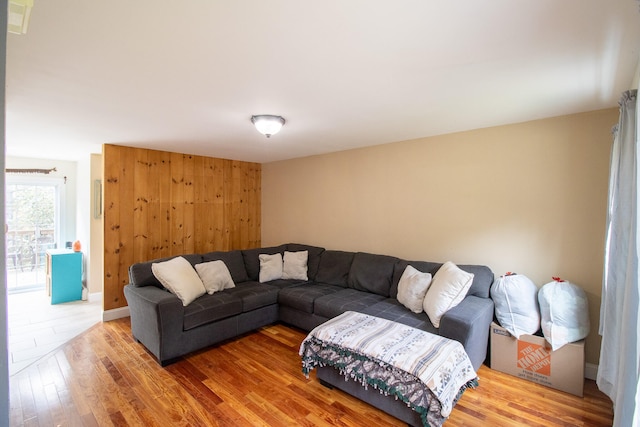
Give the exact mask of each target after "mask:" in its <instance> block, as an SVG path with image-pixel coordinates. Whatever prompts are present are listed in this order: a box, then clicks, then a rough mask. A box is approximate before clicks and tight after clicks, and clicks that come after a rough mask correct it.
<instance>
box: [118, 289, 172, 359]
mask: <svg viewBox="0 0 640 427" xmlns="http://www.w3.org/2000/svg"><path fill="white" fill-rule="evenodd" d="M124 295H125V297H126V299H127V304H128V305H129V313H130V316H131V333H132V334H133V337H134V338H135V339H136V340H138V341H140V342H141V343H143V344H144V345H145V347H147V348H148V349H149V351H151V353H153V354H154V355H155V356H156V357H157V358H158V361H159V362H160V363H161V364H162V363H163V362H164V361H166V360H168V359H170V358H171V356H170V355H166V354H164V349H167V348H171V347H172V346H175V345H176V344H177V343H178V341H179V339H180V334H181V333H182V326H183V323H184V307H183V306H182V302H181V301H180V299H179V298H178V297H177V296H175V295H174V294H172V293H170V292H167V291H165V290H164V289H160V288H157V287H155V286H144V287H137V286H133V285H131V284H129V285H126V286H125V287H124Z"/></svg>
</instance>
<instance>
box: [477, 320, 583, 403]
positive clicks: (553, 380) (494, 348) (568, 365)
mask: <svg viewBox="0 0 640 427" xmlns="http://www.w3.org/2000/svg"><path fill="white" fill-rule="evenodd" d="M490 335H491V369H495V370H497V371H501V372H504V373H507V374H511V375H515V376H517V377H520V378H524V379H526V380H529V381H533V382H536V383H538V384H543V385H546V386H549V387H553V388H555V389H558V390H562V391H566V392H568V393H571V394H575V395H577V396H582V393H583V392H582V390H583V387H584V340H581V341H578V342H575V343H571V344H566V345H564V346H562V347H561V348H559V349H558V350H556V351H552V350H551V345H550V344H549V343H548V342H547V340H546V339H544V337H538V336H535V335H521V336H520V339H516V338H515V337H513V336H512V335H511V334H510V333H509V332H508V331H507V330H506V329H504V328H503V327H501V326H500V325H498V324H496V323H495V322H493V323H491V331H490Z"/></svg>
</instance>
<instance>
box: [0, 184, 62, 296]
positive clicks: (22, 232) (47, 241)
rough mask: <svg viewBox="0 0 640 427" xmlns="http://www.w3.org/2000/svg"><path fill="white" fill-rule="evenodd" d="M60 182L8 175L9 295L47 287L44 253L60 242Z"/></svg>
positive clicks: (7, 263) (7, 260) (6, 193)
mask: <svg viewBox="0 0 640 427" xmlns="http://www.w3.org/2000/svg"><path fill="white" fill-rule="evenodd" d="M63 191H64V187H63V182H62V180H60V179H56V178H53V179H51V178H50V179H43V178H40V179H38V178H32V177H19V176H18V177H16V176H11V175H7V176H6V192H5V212H6V213H5V215H6V219H5V221H6V229H5V231H6V235H5V237H6V247H7V259H6V266H7V292H8V293H9V294H12V293H16V292H26V291H33V290H39V289H44V288H45V283H46V272H45V253H46V251H47V249H54V248H57V247H60V246H59V242H60V235H61V233H60V206H61V200H62V194H63Z"/></svg>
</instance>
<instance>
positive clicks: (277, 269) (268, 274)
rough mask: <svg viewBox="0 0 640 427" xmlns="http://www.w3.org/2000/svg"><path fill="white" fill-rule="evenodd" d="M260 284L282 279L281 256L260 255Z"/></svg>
mask: <svg viewBox="0 0 640 427" xmlns="http://www.w3.org/2000/svg"><path fill="white" fill-rule="evenodd" d="M258 258H259V259H260V276H259V278H258V280H260V283H264V282H269V281H271V280H276V279H281V278H282V254H279V253H278V254H273V255H267V254H260V255H258Z"/></svg>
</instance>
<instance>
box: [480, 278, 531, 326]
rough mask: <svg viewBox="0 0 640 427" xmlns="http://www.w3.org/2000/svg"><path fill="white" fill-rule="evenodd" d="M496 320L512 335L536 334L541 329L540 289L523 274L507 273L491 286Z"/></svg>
mask: <svg viewBox="0 0 640 427" xmlns="http://www.w3.org/2000/svg"><path fill="white" fill-rule="evenodd" d="M491 298H492V299H493V302H494V303H495V306H496V318H497V319H498V322H499V323H500V325H501V326H502V327H503V328H505V329H506V330H507V331H509V333H510V334H511V335H513V336H514V337H516V338H520V335H523V334H535V333H536V332H538V329H540V310H539V308H538V287H537V286H536V285H535V284H534V283H533V282H532V281H531V280H530V279H529V278H528V277H527V276H524V275H522V274H515V273H507V274H505V275H504V276H500V277H499V278H497V279H496V280H495V281H494V282H493V284H492V285H491Z"/></svg>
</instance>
